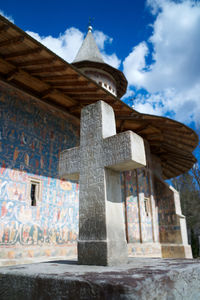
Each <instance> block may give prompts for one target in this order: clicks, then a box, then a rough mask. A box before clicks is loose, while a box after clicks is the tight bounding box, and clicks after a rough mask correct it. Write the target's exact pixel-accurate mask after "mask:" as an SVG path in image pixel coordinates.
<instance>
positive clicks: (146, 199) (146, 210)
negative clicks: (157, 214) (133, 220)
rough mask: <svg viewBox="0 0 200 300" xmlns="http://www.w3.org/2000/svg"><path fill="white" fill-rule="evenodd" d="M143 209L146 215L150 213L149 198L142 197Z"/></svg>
mask: <svg viewBox="0 0 200 300" xmlns="http://www.w3.org/2000/svg"><path fill="white" fill-rule="evenodd" d="M144 209H145V213H146V216H147V217H148V216H149V215H150V207H149V198H144Z"/></svg>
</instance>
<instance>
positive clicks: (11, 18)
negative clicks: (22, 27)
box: [0, 9, 14, 23]
mask: <svg viewBox="0 0 200 300" xmlns="http://www.w3.org/2000/svg"><path fill="white" fill-rule="evenodd" d="M0 15H2V16H3V17H4V18H6V19H8V20H9V21H10V22H12V23H14V19H13V17H12V16H8V15H7V14H6V13H4V12H3V10H1V9H0Z"/></svg>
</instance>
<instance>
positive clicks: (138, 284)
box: [0, 258, 200, 300]
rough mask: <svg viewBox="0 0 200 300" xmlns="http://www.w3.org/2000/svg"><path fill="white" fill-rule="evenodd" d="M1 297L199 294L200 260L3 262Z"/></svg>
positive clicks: (190, 299)
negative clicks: (106, 263)
mask: <svg viewBox="0 0 200 300" xmlns="http://www.w3.org/2000/svg"><path fill="white" fill-rule="evenodd" d="M0 299H1V300H11V299H12V300H18V299H19V300H29V299H30V300H32V299H35V300H43V299H48V300H49V299H54V300H57V299H62V300H63V299H66V300H68V299H69V300H76V299H77V300H78V299H84V300H86V299H87V300H88V299H94V300H100V299H101V300H102V299H106V300H116V299H120V300H125V299H126V300H127V299H140V300H144V299H145V300H146V299H148V300H151V299H159V300H162V299H168V300H172V299H176V300H179V299H187V300H199V299H200V260H186V259H176V260H172V259H171V260H170V259H159V258H129V262H128V264H123V265H120V266H115V267H103V266H84V265H78V264H77V261H64V260H63V261H51V262H43V263H36V264H29V265H19V266H11V267H2V268H0Z"/></svg>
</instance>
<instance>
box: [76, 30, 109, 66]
mask: <svg viewBox="0 0 200 300" xmlns="http://www.w3.org/2000/svg"><path fill="white" fill-rule="evenodd" d="M86 60H87V61H92V62H100V63H104V61H103V58H102V56H101V53H100V51H99V49H98V47H97V44H96V42H95V39H94V37H93V34H92V26H91V25H90V26H89V27H88V33H87V35H86V37H85V39H84V41H83V43H82V45H81V48H80V49H79V51H78V53H77V55H76V57H75V59H74V61H73V63H76V62H79V61H86Z"/></svg>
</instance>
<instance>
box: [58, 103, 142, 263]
mask: <svg viewBox="0 0 200 300" xmlns="http://www.w3.org/2000/svg"><path fill="white" fill-rule="evenodd" d="M145 164H146V160H145V149H144V142H143V139H142V138H141V137H140V136H138V135H137V134H135V133H133V132H132V131H126V132H123V133H119V134H116V125H115V116H114V111H113V109H112V107H111V106H110V105H108V104H107V103H105V102H103V101H98V102H96V103H94V104H91V105H88V106H86V107H84V108H83V109H82V112H81V133H80V147H75V148H71V149H68V150H65V151H63V152H62V153H61V156H60V161H59V175H60V176H61V177H63V178H66V179H71V180H78V179H79V180H80V189H79V239H78V262H79V264H86V265H115V264H120V263H124V262H126V261H127V257H128V253H127V243H126V237H125V222H124V208H123V202H122V197H121V183H120V171H125V170H133V169H136V168H139V167H143V166H144V165H145Z"/></svg>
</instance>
